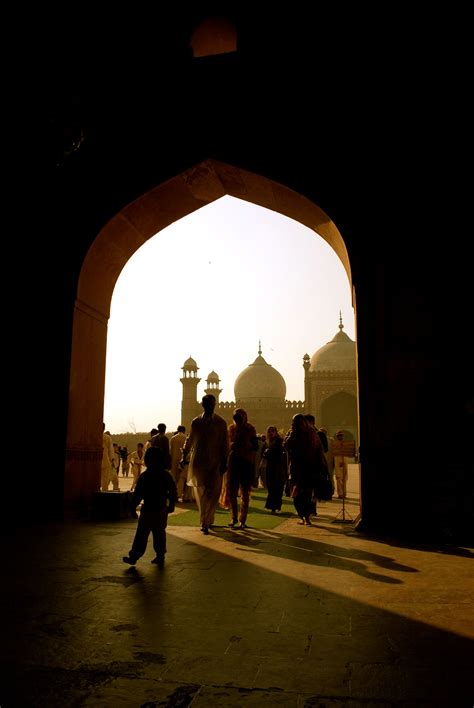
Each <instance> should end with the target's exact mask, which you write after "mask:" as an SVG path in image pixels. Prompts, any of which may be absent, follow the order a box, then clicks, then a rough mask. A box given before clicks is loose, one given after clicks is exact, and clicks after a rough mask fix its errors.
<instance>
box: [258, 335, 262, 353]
mask: <svg viewBox="0 0 474 708" xmlns="http://www.w3.org/2000/svg"><path fill="white" fill-rule="evenodd" d="M258 354H259V356H262V343H261V341H260V339H259V340H258Z"/></svg>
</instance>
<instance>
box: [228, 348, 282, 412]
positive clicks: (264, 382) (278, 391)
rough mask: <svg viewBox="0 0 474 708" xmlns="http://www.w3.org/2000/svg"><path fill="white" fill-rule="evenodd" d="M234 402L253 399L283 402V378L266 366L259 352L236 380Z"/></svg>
mask: <svg viewBox="0 0 474 708" xmlns="http://www.w3.org/2000/svg"><path fill="white" fill-rule="evenodd" d="M234 394H235V400H236V401H244V400H249V399H254V398H274V399H275V398H277V399H280V400H285V396H286V383H285V379H284V378H283V376H282V375H281V374H280V373H279V372H278V371H277V370H276V369H274V368H273V366H271V364H267V362H266V361H265V359H264V358H263V356H262V354H261V352H260V351H259V354H258V357H257V358H256V359H255V361H254V362H253V364H250V366H247V368H246V369H244V370H243V371H242V372H241V373H240V374H239V375H238V376H237V378H236V380H235V384H234Z"/></svg>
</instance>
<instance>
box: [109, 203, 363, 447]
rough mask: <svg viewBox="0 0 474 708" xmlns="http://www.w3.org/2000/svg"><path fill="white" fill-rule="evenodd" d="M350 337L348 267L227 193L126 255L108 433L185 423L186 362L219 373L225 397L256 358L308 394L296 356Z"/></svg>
mask: <svg viewBox="0 0 474 708" xmlns="http://www.w3.org/2000/svg"><path fill="white" fill-rule="evenodd" d="M339 310H341V312H342V320H343V324H344V331H345V332H346V334H348V335H349V337H350V338H351V339H355V331H354V311H353V309H352V304H351V292H350V287H349V281H348V279H347V275H346V272H345V270H344V268H343V266H342V263H341V262H340V260H339V258H338V257H337V256H336V254H335V253H334V251H333V250H332V249H331V247H330V246H328V244H327V243H326V242H325V241H324V240H323V239H322V238H321V237H320V236H318V234H316V233H315V232H314V231H311V229H308V228H307V227H306V226H303V225H302V224H300V223H298V222H297V221H293V220H292V219H289V218H288V217H285V216H282V215H281V214H277V213H276V212H273V211H270V210H269V209H265V208H263V207H259V206H255V205H253V204H250V203H249V202H245V201H241V200H240V199H235V198H234V197H222V198H221V199H219V200H217V201H215V202H213V203H212V204H209V205H207V206H205V207H203V208H202V209H199V211H196V212H194V213H192V214H190V215H189V216H186V217H185V218H183V219H180V220H179V221H177V222H175V223H174V224H172V225H171V226H168V227H167V228H166V229H163V230H162V231H160V232H159V233H158V234H156V235H155V236H154V237H153V238H151V239H150V240H149V241H147V243H145V244H144V245H143V246H142V247H141V248H140V249H139V250H138V251H137V252H136V253H135V254H134V255H133V256H132V258H131V259H130V260H129V261H128V263H127V264H126V266H125V267H124V269H123V271H122V272H121V274H120V276H119V278H118V280H117V283H116V286H115V290H114V293H113V298H112V306H111V316H110V320H109V327H108V337H107V368H106V386H105V402H104V421H105V425H106V429H107V430H110V432H111V433H112V434H114V433H115V434H117V433H122V432H127V431H131V432H135V431H136V432H149V431H150V430H151V428H154V427H156V425H157V424H158V423H166V425H167V431H169V432H172V431H175V430H176V427H177V426H178V425H179V424H180V422H181V420H180V413H181V394H182V385H181V383H180V381H179V379H180V378H181V376H182V370H181V367H182V366H183V364H184V362H185V360H186V359H187V358H188V357H189V356H192V357H193V359H194V360H195V361H196V363H197V365H198V367H199V371H198V376H199V377H200V378H201V382H200V383H199V385H198V400H200V399H201V397H202V396H203V395H204V388H205V387H206V383H205V379H206V378H207V376H208V374H209V373H210V372H211V371H212V370H214V371H216V372H217V374H218V375H219V378H220V379H221V385H220V386H221V388H222V393H221V395H220V400H221V401H234V400H235V397H234V381H235V379H236V378H237V376H238V375H239V373H240V372H241V371H242V370H243V369H245V368H246V367H247V366H248V365H249V364H251V363H252V362H253V361H254V360H255V358H256V357H257V355H258V343H259V340H260V341H261V344H262V356H263V357H264V359H265V360H266V361H267V363H269V364H271V365H272V366H273V367H274V368H275V369H277V370H278V371H279V372H280V374H281V375H282V376H283V378H284V379H285V381H286V398H287V399H289V400H297V401H298V400H303V399H304V371H303V366H302V365H303V355H304V354H306V353H308V354H309V355H310V356H312V355H313V354H314V352H315V351H316V350H317V349H319V348H320V347H322V346H323V345H324V344H326V342H328V341H329V340H331V339H332V338H333V337H334V335H335V334H336V333H337V332H338V331H339V330H338V325H339Z"/></svg>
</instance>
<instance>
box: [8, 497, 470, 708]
mask: <svg viewBox="0 0 474 708" xmlns="http://www.w3.org/2000/svg"><path fill="white" fill-rule="evenodd" d="M329 509H330V505H329V504H328V505H326V511H325V510H324V507H321V508H320V516H319V517H318V519H317V521H316V523H315V525H314V526H312V527H305V526H299V525H298V524H297V521H296V519H291V520H289V521H285V522H284V523H282V524H281V525H280V526H278V527H277V528H275V529H273V530H272V531H263V530H262V531H257V530H252V529H248V530H246V531H237V530H235V531H234V530H230V529H227V528H224V527H221V528H216V529H214V530H213V531H212V533H211V534H210V535H209V536H203V535H202V534H201V533H200V531H199V529H197V528H193V527H182V526H181V527H180V526H175V527H170V528H169V531H168V554H167V560H166V564H165V567H164V569H159V568H157V567H156V566H154V565H152V564H151V563H150V561H151V559H152V558H153V555H154V554H153V551H152V548H151V544H150V546H149V548H148V550H147V553H146V555H145V556H144V558H142V559H141V560H140V561H139V563H138V564H137V566H136V567H129V566H126V565H125V564H124V563H123V562H122V556H123V555H125V554H126V553H127V551H128V549H129V547H130V543H131V540H132V538H133V534H134V530H135V526H136V521H134V520H132V519H130V520H123V521H115V522H90V521H89V522H86V521H83V522H68V523H66V522H65V523H62V524H48V525H43V526H35V527H31V528H29V529H28V528H24V529H22V530H20V531H15V532H13V531H12V532H11V533H10V534H7V536H6V538H5V540H6V545H5V550H4V558H5V557H7V558H8V562H7V563H6V562H4V564H3V581H2V585H1V587H2V610H3V614H2V617H3V619H4V623H5V629H4V632H3V636H4V641H3V642H2V666H3V670H2V676H3V681H2V690H1V693H0V705H1V706H2V708H5V707H6V706H21V707H22V708H29V707H30V706H31V707H35V708H36V707H38V708H50V707H51V708H55V707H56V706H58V707H59V706H61V707H64V706H94V707H96V706H99V707H101V706H114V707H115V706H131V707H132V706H133V707H135V706H137V707H138V706H147V707H148V708H152V707H154V706H175V707H176V706H178V707H182V708H184V707H186V706H192V707H193V708H201V707H204V706H209V707H213V706H285V707H290V706H295V707H296V706H300V707H302V706H308V707H309V706H321V707H322V706H327V707H329V706H350V707H352V706H377V707H380V706H413V707H414V706H450V707H452V706H470V707H471V706H472V705H473V703H474V677H473V673H474V671H473V668H474V642H473V638H474V613H473V594H474V573H473V570H472V569H473V567H474V566H473V564H472V557H473V553H472V550H469V549H467V548H459V547H448V546H440V547H435V546H416V545H413V546H410V545H406V544H401V543H398V542H396V541H395V540H390V539H376V538H368V537H365V536H363V535H360V534H358V533H357V532H356V531H354V530H353V528H352V526H351V525H350V524H339V523H332V522H333V519H334V511H332V513H329ZM7 554H8V555H7Z"/></svg>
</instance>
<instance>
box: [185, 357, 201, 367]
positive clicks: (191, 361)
mask: <svg viewBox="0 0 474 708" xmlns="http://www.w3.org/2000/svg"><path fill="white" fill-rule="evenodd" d="M197 368H198V365H197V364H196V362H195V361H194V359H193V358H192V357H189V359H186V361H185V362H184V364H183V369H193V370H196V369H197Z"/></svg>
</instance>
